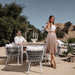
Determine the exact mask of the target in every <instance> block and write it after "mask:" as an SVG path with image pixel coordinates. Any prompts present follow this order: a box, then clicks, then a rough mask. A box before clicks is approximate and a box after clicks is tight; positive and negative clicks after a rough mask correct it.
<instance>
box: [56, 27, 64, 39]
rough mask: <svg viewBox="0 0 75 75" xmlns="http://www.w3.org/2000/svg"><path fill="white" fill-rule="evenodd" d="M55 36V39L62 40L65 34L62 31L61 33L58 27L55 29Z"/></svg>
mask: <svg viewBox="0 0 75 75" xmlns="http://www.w3.org/2000/svg"><path fill="white" fill-rule="evenodd" d="M56 35H57V38H63V37H64V36H65V33H64V32H63V31H61V29H60V28H59V27H57V29H56Z"/></svg>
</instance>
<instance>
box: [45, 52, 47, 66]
mask: <svg viewBox="0 0 75 75" xmlns="http://www.w3.org/2000/svg"><path fill="white" fill-rule="evenodd" d="M45 63H46V65H47V54H46V53H45Z"/></svg>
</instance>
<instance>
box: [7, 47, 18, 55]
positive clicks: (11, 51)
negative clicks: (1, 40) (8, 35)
mask: <svg viewBox="0 0 75 75" xmlns="http://www.w3.org/2000/svg"><path fill="white" fill-rule="evenodd" d="M6 54H7V55H12V54H18V46H13V47H6Z"/></svg>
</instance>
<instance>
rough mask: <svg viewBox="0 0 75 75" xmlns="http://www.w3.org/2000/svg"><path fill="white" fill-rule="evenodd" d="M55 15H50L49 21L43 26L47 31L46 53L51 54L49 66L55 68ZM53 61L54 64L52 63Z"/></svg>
mask: <svg viewBox="0 0 75 75" xmlns="http://www.w3.org/2000/svg"><path fill="white" fill-rule="evenodd" d="M54 21H55V17H54V16H53V15H51V16H50V17H49V21H48V23H47V25H46V27H45V29H46V31H47V32H48V35H47V40H46V42H47V53H49V54H51V67H54V68H55V69H56V62H55V57H54V56H55V54H56V53H57V44H56V43H57V37H56V33H55V31H56V26H55V24H54ZM52 62H54V65H53V63H52Z"/></svg>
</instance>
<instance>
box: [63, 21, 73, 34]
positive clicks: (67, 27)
mask: <svg viewBox="0 0 75 75" xmlns="http://www.w3.org/2000/svg"><path fill="white" fill-rule="evenodd" d="M71 25H72V23H71V22H67V23H65V27H64V28H63V29H62V31H64V32H65V33H67V34H68V31H69V28H70V26H71Z"/></svg>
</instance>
